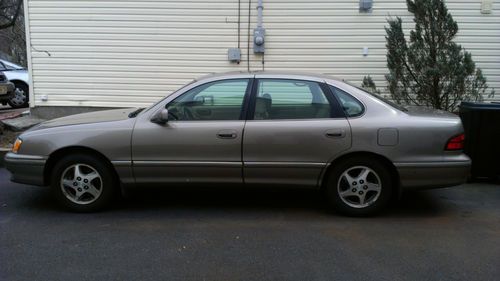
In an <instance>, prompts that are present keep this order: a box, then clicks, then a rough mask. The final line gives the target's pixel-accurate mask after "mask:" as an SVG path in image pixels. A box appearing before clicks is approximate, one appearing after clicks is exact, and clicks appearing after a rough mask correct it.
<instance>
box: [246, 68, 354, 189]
mask: <svg viewBox="0 0 500 281" xmlns="http://www.w3.org/2000/svg"><path fill="white" fill-rule="evenodd" d="M256 78H258V79H256V80H255V82H254V83H255V85H256V86H255V90H254V92H253V93H252V99H251V100H252V102H251V106H250V110H249V116H248V119H249V120H247V123H246V125H245V134H244V138H243V162H244V180H245V183H246V184H280V185H281V184H283V185H287V186H289V185H300V186H316V185H317V184H318V179H319V176H320V174H321V172H322V170H323V169H324V168H325V167H326V166H327V164H328V163H329V162H330V161H331V160H332V159H333V157H334V156H336V155H338V154H339V153H341V152H342V151H345V150H347V149H349V148H350V146H351V130H350V126H349V123H348V121H347V119H346V118H345V116H344V114H343V111H342V109H341V107H340V106H339V104H338V102H337V100H336V99H335V97H333V95H332V94H331V92H330V90H329V89H328V87H327V86H326V85H325V84H323V83H322V81H308V80H300V79H284V78H279V79H277V78H272V77H270V76H266V75H260V76H259V75H257V76H256Z"/></svg>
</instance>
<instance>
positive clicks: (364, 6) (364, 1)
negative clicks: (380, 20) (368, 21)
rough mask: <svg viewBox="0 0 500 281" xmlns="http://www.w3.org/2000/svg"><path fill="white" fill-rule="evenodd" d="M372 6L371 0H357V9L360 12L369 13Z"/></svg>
mask: <svg viewBox="0 0 500 281" xmlns="http://www.w3.org/2000/svg"><path fill="white" fill-rule="evenodd" d="M372 7H373V0H359V11H360V12H362V13H370V12H371V11H372Z"/></svg>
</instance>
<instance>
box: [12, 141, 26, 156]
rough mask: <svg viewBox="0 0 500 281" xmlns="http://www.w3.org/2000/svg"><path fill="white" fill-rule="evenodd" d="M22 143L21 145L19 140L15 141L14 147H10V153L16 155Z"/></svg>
mask: <svg viewBox="0 0 500 281" xmlns="http://www.w3.org/2000/svg"><path fill="white" fill-rule="evenodd" d="M22 143H23V141H22V140H21V139H19V138H18V139H16V142H15V143H14V146H13V147H12V152H14V153H17V151H18V150H19V148H21V144H22Z"/></svg>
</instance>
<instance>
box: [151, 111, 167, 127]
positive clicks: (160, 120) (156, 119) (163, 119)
mask: <svg viewBox="0 0 500 281" xmlns="http://www.w3.org/2000/svg"><path fill="white" fill-rule="evenodd" d="M151 122H153V123H157V124H165V123H167V122H168V109H166V108H164V109H162V110H160V111H158V112H157V113H155V115H154V116H153V118H151Z"/></svg>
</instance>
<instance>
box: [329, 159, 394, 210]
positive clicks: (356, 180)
mask: <svg viewBox="0 0 500 281" xmlns="http://www.w3.org/2000/svg"><path fill="white" fill-rule="evenodd" d="M326 185H327V186H326V192H327V196H328V199H329V201H330V202H331V203H332V205H333V207H334V208H335V210H336V211H338V212H339V213H342V214H345V215H349V216H370V215H374V214H376V213H377V212H379V211H380V210H382V209H383V208H384V207H386V206H387V204H388V203H389V201H390V197H391V193H392V180H391V174H390V172H389V169H388V168H387V167H386V166H385V165H384V163H382V162H381V161H378V160H377V159H372V158H363V157H356V158H351V159H346V160H344V161H342V162H341V163H338V164H335V167H333V169H332V171H331V173H330V176H329V178H328V180H327V183H326Z"/></svg>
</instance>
